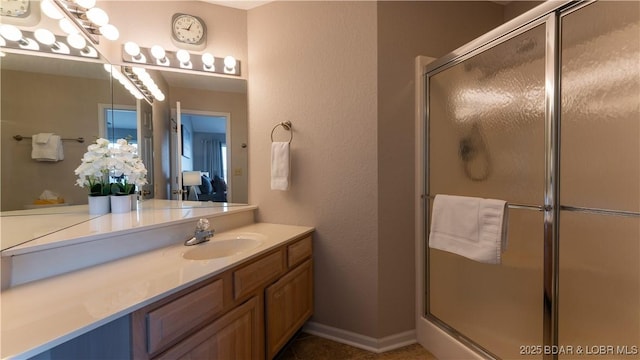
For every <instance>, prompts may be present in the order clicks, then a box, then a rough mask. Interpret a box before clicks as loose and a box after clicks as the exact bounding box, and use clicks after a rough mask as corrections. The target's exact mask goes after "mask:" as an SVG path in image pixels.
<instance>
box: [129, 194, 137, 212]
mask: <svg viewBox="0 0 640 360" xmlns="http://www.w3.org/2000/svg"><path fill="white" fill-rule="evenodd" d="M129 196H130V197H131V210H132V211H136V210H138V194H131V195H129Z"/></svg>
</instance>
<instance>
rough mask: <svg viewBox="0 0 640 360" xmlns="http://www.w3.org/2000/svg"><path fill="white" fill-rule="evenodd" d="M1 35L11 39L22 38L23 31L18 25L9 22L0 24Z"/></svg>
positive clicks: (18, 39)
mask: <svg viewBox="0 0 640 360" xmlns="http://www.w3.org/2000/svg"><path fill="white" fill-rule="evenodd" d="M0 35H2V37H3V38H5V39H7V40H10V41H20V40H22V31H20V29H18V28H17V27H15V26H13V25H9V24H2V25H0Z"/></svg>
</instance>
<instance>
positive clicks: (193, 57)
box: [122, 42, 240, 76]
mask: <svg viewBox="0 0 640 360" xmlns="http://www.w3.org/2000/svg"><path fill="white" fill-rule="evenodd" d="M160 50H163V51H160ZM156 55H157V56H158V57H156ZM187 55H188V56H187ZM122 60H123V61H124V62H127V63H132V64H138V65H144V66H146V65H151V66H154V67H161V68H173V69H181V70H190V71H199V72H205V73H211V74H224V75H233V76H240V61H238V60H237V59H235V58H234V57H232V56H227V57H225V58H220V57H215V56H213V55H211V54H209V53H205V54H202V55H200V54H194V53H189V52H188V51H186V50H178V51H169V50H164V49H163V48H161V47H160V46H157V45H156V46H154V47H152V48H144V47H141V46H138V45H137V44H135V43H133V42H127V43H125V44H123V45H122ZM185 60H186V61H185Z"/></svg>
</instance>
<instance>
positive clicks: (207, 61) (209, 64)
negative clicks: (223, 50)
mask: <svg viewBox="0 0 640 360" xmlns="http://www.w3.org/2000/svg"><path fill="white" fill-rule="evenodd" d="M214 61H215V58H214V57H213V55H211V54H210V53H204V54H202V63H203V64H204V68H205V70H210V71H213V70H215V67H214V66H213V62H214Z"/></svg>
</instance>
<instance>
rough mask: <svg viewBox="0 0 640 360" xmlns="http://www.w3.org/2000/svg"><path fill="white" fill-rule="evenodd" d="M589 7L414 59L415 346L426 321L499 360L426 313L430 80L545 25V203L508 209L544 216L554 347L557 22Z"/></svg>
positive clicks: (513, 24) (523, 21) (555, 5)
mask: <svg viewBox="0 0 640 360" xmlns="http://www.w3.org/2000/svg"><path fill="white" fill-rule="evenodd" d="M592 2H594V0H587V1H562V2H555V1H554V2H547V3H543V4H542V5H540V6H538V7H536V8H534V9H532V10H531V11H529V12H527V13H525V14H523V15H521V16H519V17H517V18H515V19H513V20H511V21H509V22H507V23H505V24H504V25H502V26H500V27H498V28H496V29H494V30H492V31H491V32H489V33H487V34H485V35H483V36H481V37H479V38H478V39H476V40H474V41H472V42H470V43H468V44H466V45H464V46H463V47H460V48H458V49H456V50H454V51H453V52H451V53H449V54H448V55H445V56H444V57H442V58H439V59H438V60H435V61H433V62H431V63H429V64H424V60H423V61H421V60H420V59H417V61H416V71H417V74H419V75H420V81H418V82H417V83H416V88H417V90H420V91H419V93H421V94H422V95H423V96H420V95H419V94H418V91H417V92H416V100H417V101H416V106H417V111H416V113H417V115H416V151H417V152H416V191H417V192H416V193H417V194H419V196H418V197H417V199H416V250H417V252H416V253H417V255H416V270H417V272H418V274H417V284H416V285H417V286H416V288H417V291H416V296H417V298H416V307H417V312H418V316H417V321H416V332H417V337H418V341H419V342H421V343H423V341H424V340H423V339H424V338H425V337H427V336H429V335H426V334H430V335H438V334H437V331H434V329H428V326H427V324H426V323H425V322H429V323H431V324H433V325H435V326H436V327H437V328H438V329H439V330H441V331H444V332H445V333H446V334H448V335H449V336H450V337H452V338H453V339H455V340H457V341H459V342H461V343H462V344H464V345H466V346H467V347H468V348H469V349H472V350H473V351H474V352H475V354H476V355H479V356H480V357H482V358H487V359H497V358H498V357H497V356H496V355H495V354H493V353H491V352H490V351H489V350H488V349H485V348H483V347H482V346H481V345H480V344H478V343H476V342H474V341H473V340H472V339H470V338H468V337H467V336H465V335H464V334H462V333H460V332H459V331H457V330H456V329H454V328H453V327H451V326H450V325H448V324H447V323H446V322H444V321H443V320H441V319H439V318H438V317H436V316H435V315H433V314H432V313H431V311H430V299H429V253H430V250H429V246H428V243H427V231H428V230H427V229H429V226H430V223H429V200H430V198H432V196H434V194H431V193H430V191H429V190H430V188H429V177H430V171H429V162H428V159H429V146H428V139H429V135H430V130H429V127H430V126H429V77H430V76H432V75H435V74H437V73H439V72H440V71H443V70H445V69H448V68H450V67H452V66H455V65H458V64H460V63H462V62H463V61H465V60H467V59H469V58H471V57H473V56H475V55H478V54H480V53H482V52H484V51H486V50H488V49H490V48H492V47H494V46H497V45H499V44H501V43H503V42H505V41H508V40H510V39H512V38H514V37H515V36H518V35H520V34H522V33H524V32H526V31H528V30H530V29H533V28H535V27H537V26H540V25H542V24H544V26H545V30H546V43H545V125H544V128H545V141H544V142H545V175H544V178H545V179H544V182H545V186H544V203H543V206H534V205H527V204H510V207H515V208H520V209H529V210H534V211H542V212H543V213H544V239H543V243H544V264H543V287H544V298H543V338H542V341H543V344H540V345H542V346H556V345H558V285H559V281H558V276H559V256H558V248H559V243H558V240H559V231H558V219H559V215H560V201H559V199H560V197H559V190H560V188H559V175H560V168H559V156H560V149H559V148H560V141H559V134H560V123H559V103H560V71H559V66H560V65H559V64H560V18H561V17H562V16H564V15H566V14H568V13H570V12H573V11H575V10H577V9H579V8H582V7H583V6H586V5H588V4H589V3H592ZM418 96H419V98H418ZM443 341H450V339H443ZM423 345H424V343H423ZM523 345H527V344H523ZM528 345H535V344H528ZM428 347H429V348H430V349H431V348H432V347H430V346H428ZM435 347H436V349H434V350H435V351H434V352H435V353H436V356H438V355H439V354H438V353H437V352H438V350H437V348H438V347H440V346H438V345H435ZM458 354H461V353H458ZM544 358H545V359H556V358H557V354H556V355H554V354H544Z"/></svg>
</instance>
